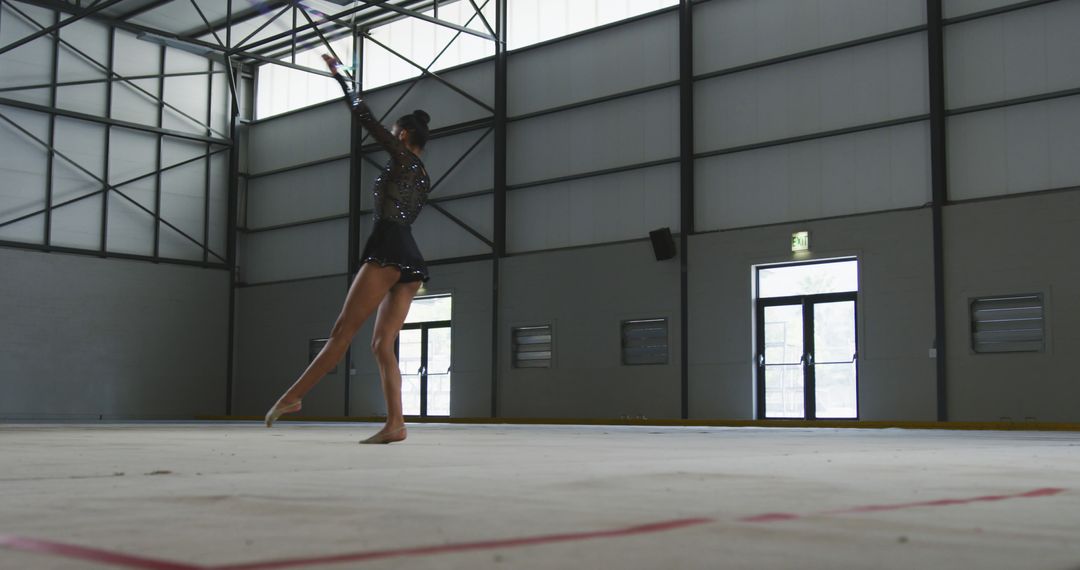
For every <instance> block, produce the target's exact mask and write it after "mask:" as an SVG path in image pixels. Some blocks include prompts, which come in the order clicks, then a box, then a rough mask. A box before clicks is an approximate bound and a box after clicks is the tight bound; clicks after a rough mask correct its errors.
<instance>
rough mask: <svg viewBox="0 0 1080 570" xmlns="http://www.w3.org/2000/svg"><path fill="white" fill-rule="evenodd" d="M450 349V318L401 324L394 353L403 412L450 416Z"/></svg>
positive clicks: (414, 414) (412, 414)
mask: <svg viewBox="0 0 1080 570" xmlns="http://www.w3.org/2000/svg"><path fill="white" fill-rule="evenodd" d="M450 349H451V346H450V321H435V322H423V323H410V324H406V325H405V326H404V327H402V330H401V333H400V334H399V335H398V343H397V354H398V369H399V370H400V372H401V407H402V411H403V412H404V413H405V415H407V416H425V417H426V416H449V415H450Z"/></svg>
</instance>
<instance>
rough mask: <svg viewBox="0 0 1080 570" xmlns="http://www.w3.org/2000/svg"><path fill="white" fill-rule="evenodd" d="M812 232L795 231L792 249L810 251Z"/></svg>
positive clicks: (792, 238) (794, 250)
mask: <svg viewBox="0 0 1080 570" xmlns="http://www.w3.org/2000/svg"><path fill="white" fill-rule="evenodd" d="M809 250H810V232H795V233H793V234H791V251H792V252H796V251H809Z"/></svg>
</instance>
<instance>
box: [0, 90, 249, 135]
mask: <svg viewBox="0 0 1080 570" xmlns="http://www.w3.org/2000/svg"><path fill="white" fill-rule="evenodd" d="M0 105H4V106H8V107H16V108H19V109H27V110H30V111H38V112H40V113H47V114H49V115H54V116H58V117H67V118H69V119H79V120H82V121H88V122H91V123H99V124H102V125H109V126H113V127H122V128H125V129H131V130H133V131H143V132H147V133H156V134H159V135H165V136H170V137H174V138H178V139H186V140H191V141H198V142H205V143H213V144H220V145H228V144H231V142H230V141H229V140H228V139H218V138H214V137H208V136H205V135H197V134H193V133H185V132H182V131H174V130H172V129H163V128H160V127H149V126H146V125H141V124H139V123H132V122H128V121H121V120H119V119H107V118H105V117H98V116H96V115H89V114H86V113H80V112H78V111H70V110H67V109H58V108H56V107H46V106H44V105H38V104H36V103H27V102H26V101H19V100H17V99H6V98H3V97H0Z"/></svg>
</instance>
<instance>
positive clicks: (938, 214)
mask: <svg viewBox="0 0 1080 570" xmlns="http://www.w3.org/2000/svg"><path fill="white" fill-rule="evenodd" d="M926 16H927V22H928V29H927V33H926V38H927V48H928V49H927V52H928V56H929V62H928V64H929V72H930V81H929V84H928V85H929V90H930V187H931V194H932V196H933V202H932V204H933V206H932V209H933V212H932V222H931V223H932V232H933V263H934V350H935V360H934V364H935V371H936V378H937V382H936V386H937V419H938V421H940V422H944V421H948V419H949V392H948V382H947V380H948V378H947V367H946V361H945V358H946V351H945V350H946V344H947V343H946V334H947V330H946V326H945V324H946V318H947V316H948V315H947V312H946V307H945V295H946V289H945V245H944V239H945V236H944V234H945V229H944V219H943V218H944V211H943V210H944V207H945V204H946V202H947V201H948V191H947V184H948V173H947V171H946V168H947V162H946V161H947V160H948V158H947V156H946V154H945V153H946V148H947V147H946V140H945V128H946V113H945V22H944V15H943V13H942V0H926Z"/></svg>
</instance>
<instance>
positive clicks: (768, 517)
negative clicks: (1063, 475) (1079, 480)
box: [739, 487, 1065, 523]
mask: <svg viewBox="0 0 1080 570" xmlns="http://www.w3.org/2000/svg"><path fill="white" fill-rule="evenodd" d="M1064 492H1065V489H1058V488H1056V487H1047V488H1044V489H1035V490H1034V491H1028V492H1026V493H1016V494H1013V495H984V496H982V497H969V498H966V499H938V500H935V501H920V502H917V503H898V504H895V505H864V506H861V507H850V508H847V509H838V510H834V511H822V512H818V513H810V514H805V515H798V514H794V513H765V514H760V515H753V516H749V517H743V518H741V519H739V521H740V522H753V523H759V522H777V521H790V520H796V519H802V518H807V517H813V516H821V515H844V514H852V513H876V512H881V511H900V510H904V509H917V508H922V507H950V506H955V505H969V504H971V503H988V502H993V501H1007V500H1009V499H1032V498H1036V497H1049V496H1051V495H1057V494H1060V493H1064Z"/></svg>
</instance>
